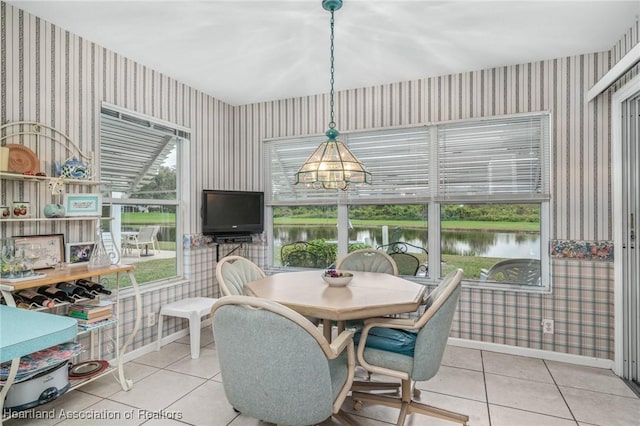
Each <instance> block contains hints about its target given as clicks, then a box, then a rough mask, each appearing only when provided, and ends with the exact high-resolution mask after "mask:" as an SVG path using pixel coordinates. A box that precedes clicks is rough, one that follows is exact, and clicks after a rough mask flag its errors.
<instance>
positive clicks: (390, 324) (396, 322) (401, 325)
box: [356, 318, 417, 380]
mask: <svg viewBox="0 0 640 426" xmlns="http://www.w3.org/2000/svg"><path fill="white" fill-rule="evenodd" d="M373 327H385V328H398V329H402V330H416V329H417V327H416V321H415V320H412V319H405V318H370V319H367V320H365V322H364V327H363V328H362V333H361V334H360V341H359V342H358V348H357V351H356V359H357V360H358V364H360V365H361V366H362V367H363V368H364V369H365V370H367V371H370V372H372V373H378V374H384V375H386V376H391V377H396V378H398V379H401V380H409V375H408V374H407V373H405V372H404V371H396V370H391V369H389V368H384V367H377V366H375V365H371V364H369V363H368V362H367V361H366V360H365V359H364V348H365V346H366V345H367V337H369V331H370V330H371V329H372V328H373Z"/></svg>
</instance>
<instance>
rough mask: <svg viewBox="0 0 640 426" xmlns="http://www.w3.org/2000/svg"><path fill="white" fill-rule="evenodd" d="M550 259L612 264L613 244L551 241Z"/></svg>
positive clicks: (607, 242) (604, 242)
mask: <svg viewBox="0 0 640 426" xmlns="http://www.w3.org/2000/svg"><path fill="white" fill-rule="evenodd" d="M551 257H552V258H554V259H573V260H591V261H599V262H613V242H612V241H573V240H552V241H551Z"/></svg>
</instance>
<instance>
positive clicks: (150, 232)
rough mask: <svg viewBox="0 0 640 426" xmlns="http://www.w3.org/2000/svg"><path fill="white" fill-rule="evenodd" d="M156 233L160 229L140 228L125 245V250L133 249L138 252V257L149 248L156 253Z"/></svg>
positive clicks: (153, 227)
mask: <svg viewBox="0 0 640 426" xmlns="http://www.w3.org/2000/svg"><path fill="white" fill-rule="evenodd" d="M158 231H160V227H159V226H157V225H154V226H142V227H140V229H139V230H138V234H137V235H132V236H131V237H130V238H129V239H128V240H127V241H126V243H125V246H126V247H127V248H130V249H131V248H135V249H137V250H138V257H140V255H141V254H142V251H143V250H145V251H147V250H149V246H151V249H152V250H153V251H154V252H155V253H158V248H157V247H156V238H157V235H158Z"/></svg>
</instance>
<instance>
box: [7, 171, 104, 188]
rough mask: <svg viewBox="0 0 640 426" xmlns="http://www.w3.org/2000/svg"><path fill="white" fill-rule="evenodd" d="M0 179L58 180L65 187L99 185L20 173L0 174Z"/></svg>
mask: <svg viewBox="0 0 640 426" xmlns="http://www.w3.org/2000/svg"><path fill="white" fill-rule="evenodd" d="M0 179H7V180H21V181H24V182H50V181H53V180H60V181H61V182H62V183H64V184H67V185H73V184H75V185H88V186H97V185H100V182H99V181H97V180H88V179H61V178H59V177H55V176H34V175H24V174H21V173H11V172H0Z"/></svg>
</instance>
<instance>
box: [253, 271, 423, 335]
mask: <svg viewBox="0 0 640 426" xmlns="http://www.w3.org/2000/svg"><path fill="white" fill-rule="evenodd" d="M323 272H324V271H321V270H311V271H299V272H282V273H277V274H273V275H269V276H266V277H265V278H262V279H259V280H256V281H251V282H249V283H247V284H245V289H246V290H247V293H248V294H250V295H252V296H256V297H261V298H264V299H269V300H273V301H275V302H278V303H280V304H282V305H285V306H287V307H289V308H291V309H293V310H294V311H296V312H298V313H300V314H302V315H305V316H309V317H314V318H320V319H322V320H323V329H324V330H323V332H324V336H325V337H326V338H327V340H328V341H331V324H332V321H336V322H337V323H338V329H339V330H341V329H343V328H344V324H345V321H346V320H353V319H366V318H373V317H378V316H384V315H393V314H400V313H406V312H414V311H416V310H417V309H418V307H419V306H420V303H421V302H422V300H423V298H424V295H425V291H426V289H427V288H426V287H425V286H423V285H421V284H418V283H415V282H413V281H409V280H406V279H404V278H400V277H397V276H394V275H390V274H384V273H377V272H356V271H353V272H352V273H353V279H352V280H351V281H350V282H349V283H348V284H347V285H346V286H344V287H332V286H329V284H327V283H326V282H325V281H324V280H323V279H322V274H323ZM350 272H351V271H350Z"/></svg>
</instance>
